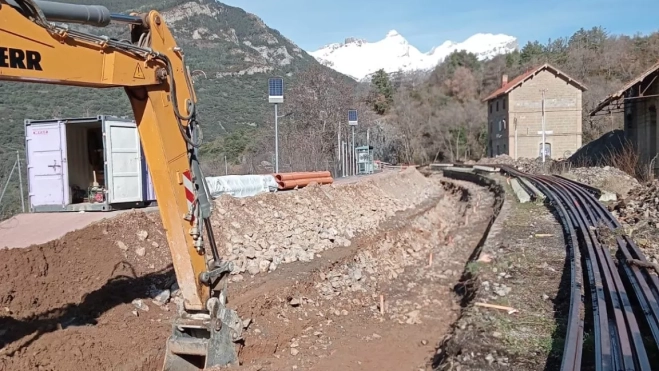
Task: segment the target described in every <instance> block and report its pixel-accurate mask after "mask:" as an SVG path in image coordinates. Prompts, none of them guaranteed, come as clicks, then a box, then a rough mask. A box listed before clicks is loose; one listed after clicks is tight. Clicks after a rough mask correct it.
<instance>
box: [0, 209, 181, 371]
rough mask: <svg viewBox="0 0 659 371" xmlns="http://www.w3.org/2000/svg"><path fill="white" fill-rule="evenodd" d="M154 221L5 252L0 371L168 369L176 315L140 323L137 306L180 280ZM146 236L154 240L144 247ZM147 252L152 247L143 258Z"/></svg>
mask: <svg viewBox="0 0 659 371" xmlns="http://www.w3.org/2000/svg"><path fill="white" fill-rule="evenodd" d="M152 218H155V220H157V219H159V218H158V216H157V214H153V215H147V214H144V213H142V212H135V213H129V214H127V215H125V216H122V217H121V218H119V219H113V220H111V221H108V222H103V223H99V224H95V225H92V226H90V227H88V228H85V229H83V230H79V231H75V232H72V233H69V234H67V235H66V236H65V237H63V238H62V239H60V240H57V241H53V242H50V243H47V244H45V245H40V246H34V247H29V248H25V249H13V250H2V251H0V261H1V262H2V263H0V264H1V269H0V310H1V313H0V347H2V349H0V370H7V371H9V370H12V371H20V370H77V369H78V370H83V369H86V370H91V369H99V368H98V367H101V368H102V369H106V370H139V369H140V367H142V365H144V364H147V363H148V362H146V360H148V359H150V358H153V359H156V360H158V361H157V362H160V361H159V358H161V355H159V352H161V351H162V348H163V347H164V341H163V339H165V338H166V336H167V334H168V333H169V331H170V325H169V323H170V321H169V317H170V313H171V312H167V311H164V310H161V309H159V308H157V307H155V305H151V307H152V308H151V310H150V311H148V312H140V313H139V317H138V316H136V315H134V314H133V310H134V309H135V307H134V306H133V305H132V304H131V302H132V301H133V300H134V299H136V298H144V299H145V301H146V298H148V293H149V291H150V290H151V289H152V286H156V287H158V286H162V285H163V284H165V283H166V282H167V281H170V282H171V279H172V278H173V271H172V269H171V267H170V266H169V250H168V249H167V247H166V246H167V245H166V240H165V238H164V236H163V235H162V234H161V232H160V230H161V226H160V222H159V221H154V219H152ZM143 231H146V232H147V233H148V234H149V236H148V238H147V239H146V240H144V241H140V238H138V236H137V234H138V233H139V232H142V233H144V232H143ZM35 232H36V231H35ZM116 241H122V242H123V243H124V244H125V245H127V246H130V247H128V250H127V251H124V250H122V249H121V248H119V247H118V245H117V242H116ZM155 244H157V245H158V246H159V247H158V248H154V246H155ZM140 246H143V247H147V246H148V247H149V248H147V249H145V250H146V254H145V256H143V257H142V256H138V255H137V254H136V253H135V251H136V249H139V247H140ZM149 304H150V303H149ZM128 354H131V355H133V356H132V357H128V356H127V355H128Z"/></svg>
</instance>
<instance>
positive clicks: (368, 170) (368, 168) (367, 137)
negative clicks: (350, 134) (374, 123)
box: [364, 128, 371, 174]
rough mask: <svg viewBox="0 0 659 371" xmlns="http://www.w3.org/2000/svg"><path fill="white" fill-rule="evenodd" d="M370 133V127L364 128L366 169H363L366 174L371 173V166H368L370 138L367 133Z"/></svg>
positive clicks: (369, 161)
mask: <svg viewBox="0 0 659 371" xmlns="http://www.w3.org/2000/svg"><path fill="white" fill-rule="evenodd" d="M370 133H371V128H366V161H367V162H366V165H364V166H365V167H366V169H365V170H366V174H370V173H371V168H370V164H371V147H370V145H369V139H370V138H369V135H370Z"/></svg>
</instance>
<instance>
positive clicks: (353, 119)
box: [348, 109, 357, 126]
mask: <svg viewBox="0 0 659 371" xmlns="http://www.w3.org/2000/svg"><path fill="white" fill-rule="evenodd" d="M348 125H350V126H356V125H357V110H356V109H351V110H348Z"/></svg>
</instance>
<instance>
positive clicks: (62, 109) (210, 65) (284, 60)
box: [0, 0, 338, 155]
mask: <svg viewBox="0 0 659 371" xmlns="http://www.w3.org/2000/svg"><path fill="white" fill-rule="evenodd" d="M67 1H68V2H70V3H77V4H99V5H105V6H107V7H108V8H109V9H110V10H111V11H112V12H121V13H127V12H128V11H132V10H138V11H139V10H149V9H157V10H160V11H161V12H162V13H163V15H164V17H165V19H166V21H167V22H168V24H169V26H170V28H172V29H173V31H174V34H175V36H176V38H177V40H178V42H179V45H180V46H182V47H183V50H184V51H185V53H186V55H187V63H188V65H189V66H190V68H191V70H202V71H204V73H205V76H206V77H205V78H204V77H203V76H200V77H199V78H195V80H196V82H195V88H196V90H197V95H198V97H199V109H200V120H201V123H202V125H203V127H204V134H205V135H206V136H207V137H211V138H212V137H214V136H216V135H218V134H222V133H224V132H226V131H230V130H231V129H232V128H233V127H235V126H237V125H257V124H258V123H261V122H263V120H264V117H266V116H264V114H266V113H269V112H270V110H269V107H267V106H268V103H267V78H268V77H269V76H272V75H279V76H284V77H285V78H286V79H287V80H286V82H287V84H288V85H290V83H291V82H292V81H293V80H294V77H295V74H296V72H298V71H300V70H302V69H304V68H305V67H306V66H309V65H310V64H317V63H318V62H316V60H315V59H314V58H313V57H311V56H309V55H308V54H307V53H306V52H305V51H304V50H302V49H300V48H299V47H298V46H297V45H295V44H294V43H293V42H291V41H290V40H288V39H287V38H285V37H284V36H282V35H281V34H280V33H279V32H278V31H276V30H273V29H271V28H269V27H268V26H267V25H265V23H263V21H262V20H261V19H260V18H259V17H257V16H255V15H253V14H249V13H247V12H245V11H244V10H242V9H240V8H236V7H231V6H228V5H224V4H222V3H219V2H215V1H212V0H197V1H190V0H158V1H155V0H147V1H145V2H139V3H137V2H134V1H129V0H67ZM136 6H138V8H136ZM75 28H84V29H85V30H86V31H88V32H93V33H95V34H104V35H108V36H112V37H117V36H121V35H125V34H126V28H123V27H118V26H111V27H108V28H103V29H95V28H91V27H75ZM72 68H75V66H72ZM332 73H334V74H337V75H338V73H336V72H332ZM101 113H102V114H112V115H128V116H129V115H130V114H131V112H130V107H129V105H128V100H127V99H126V97H125V95H124V92H123V90H120V89H112V90H99V89H83V88H70V87H61V86H54V85H41V84H25V83H23V84H19V83H8V82H0V130H2V132H3V133H4V135H2V136H0V155H1V154H2V152H4V151H6V150H14V149H20V148H22V138H23V120H24V119H25V118H33V119H36V118H52V117H78V116H84V115H96V114H101Z"/></svg>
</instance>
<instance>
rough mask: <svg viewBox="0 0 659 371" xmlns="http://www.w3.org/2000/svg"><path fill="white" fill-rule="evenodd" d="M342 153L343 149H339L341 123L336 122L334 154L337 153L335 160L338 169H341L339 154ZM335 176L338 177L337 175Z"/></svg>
mask: <svg viewBox="0 0 659 371" xmlns="http://www.w3.org/2000/svg"><path fill="white" fill-rule="evenodd" d="M342 151H343V148H342V147H341V122H340V121H339V122H337V127H336V152H338V158H337V163H338V164H339V167H341V169H343V163H342V162H341V157H342V156H341V152H342ZM336 176H339V174H338V173H337V174H336Z"/></svg>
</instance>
